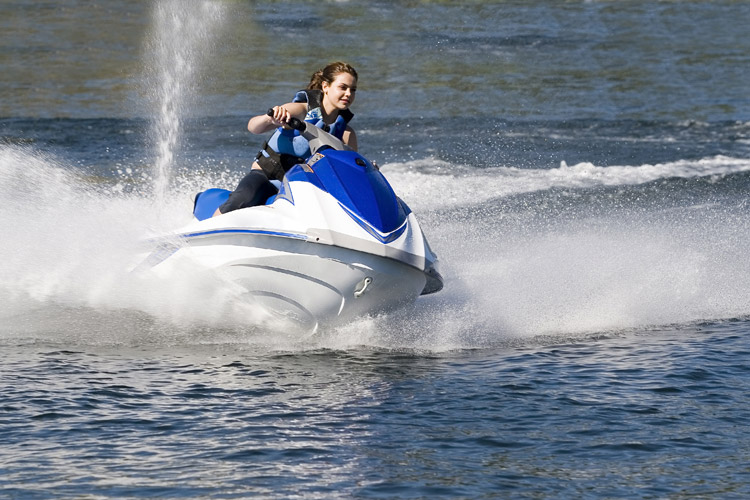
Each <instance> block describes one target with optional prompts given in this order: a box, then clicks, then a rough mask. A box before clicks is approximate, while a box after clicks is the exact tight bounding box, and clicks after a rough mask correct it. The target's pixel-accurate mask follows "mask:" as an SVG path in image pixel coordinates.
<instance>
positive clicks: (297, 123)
mask: <svg viewBox="0 0 750 500" xmlns="http://www.w3.org/2000/svg"><path fill="white" fill-rule="evenodd" d="M266 114H267V115H268V116H273V108H270V109H269V110H268V111H267V112H266ZM286 124H287V125H288V126H289V127H290V128H292V129H294V130H297V131H299V133H300V134H301V135H302V137H304V138H305V139H307V142H309V143H310V151H311V152H312V154H315V153H317V152H318V151H320V150H321V149H325V148H326V147H329V148H333V149H337V150H339V151H351V150H352V148H350V147H349V146H347V145H346V144H344V143H343V142H342V141H341V140H339V139H338V138H337V137H335V136H333V135H331V134H329V133H328V132H326V131H325V130H323V129H322V128H318V127H316V126H315V125H313V124H312V123H308V122H304V121H302V120H299V119H297V118H295V117H291V118H290V119H289V121H288V122H286Z"/></svg>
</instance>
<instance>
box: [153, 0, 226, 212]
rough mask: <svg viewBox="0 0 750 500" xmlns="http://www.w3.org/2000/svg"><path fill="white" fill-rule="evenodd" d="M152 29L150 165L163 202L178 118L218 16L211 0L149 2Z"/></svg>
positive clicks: (213, 35)
mask: <svg viewBox="0 0 750 500" xmlns="http://www.w3.org/2000/svg"><path fill="white" fill-rule="evenodd" d="M153 17H154V21H153V22H154V31H153V34H152V36H151V38H150V40H149V44H148V50H149V52H150V58H149V59H150V61H151V64H152V65H153V67H152V75H151V77H150V79H149V80H150V82H149V83H150V88H151V94H152V95H151V96H152V99H153V100H154V109H155V110H158V115H157V116H155V122H154V137H155V144H156V148H157V158H156V163H155V166H154V169H155V171H154V195H155V202H156V206H157V207H160V206H163V204H164V201H165V199H166V197H167V190H168V189H169V185H170V179H171V172H172V170H173V166H174V159H175V153H176V151H177V149H178V147H179V142H180V135H181V131H182V124H183V121H184V118H185V117H186V116H187V115H188V114H189V113H188V110H189V109H190V107H191V104H192V103H193V102H194V99H195V96H196V90H197V89H196V87H197V85H198V83H199V78H198V76H199V75H200V74H201V72H200V68H201V66H202V65H203V63H205V61H206V57H207V56H208V55H209V53H210V49H211V45H212V43H213V41H214V40H215V38H216V36H217V35H218V33H219V31H220V28H221V25H222V23H223V20H224V17H225V16H224V9H223V7H222V5H221V4H219V3H217V2H209V1H198V0H163V1H160V2H158V3H156V4H155V6H154V13H153Z"/></svg>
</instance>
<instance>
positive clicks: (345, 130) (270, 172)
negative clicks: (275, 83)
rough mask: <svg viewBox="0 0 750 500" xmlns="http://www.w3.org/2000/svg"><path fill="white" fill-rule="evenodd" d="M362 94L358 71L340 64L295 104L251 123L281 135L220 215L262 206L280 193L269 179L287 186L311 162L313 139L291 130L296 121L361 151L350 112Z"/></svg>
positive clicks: (258, 130)
mask: <svg viewBox="0 0 750 500" xmlns="http://www.w3.org/2000/svg"><path fill="white" fill-rule="evenodd" d="M356 92H357V71H356V70H355V69H354V68H353V67H351V66H350V65H349V64H347V63H344V62H334V63H331V64H329V65H328V66H326V67H325V68H323V69H321V70H319V71H317V72H315V73H314V74H313V76H312V78H311V79H310V83H309V84H308V86H307V89H306V90H301V91H299V92H297V95H295V96H294V100H293V101H292V102H291V103H287V104H285V105H283V106H275V107H273V108H271V110H269V112H268V113H267V114H264V115H258V116H255V117H253V118H251V119H250V121H249V122H248V124H247V128H248V130H249V131H250V132H252V133H254V134H265V133H268V132H269V131H271V130H273V129H274V128H276V131H275V132H274V133H273V135H272V136H271V137H270V138H269V139H268V140H267V141H266V142H265V143H264V144H263V147H262V149H261V150H260V151H259V152H258V155H257V156H256V157H255V162H254V163H253V166H252V169H251V170H250V173H248V174H247V175H246V176H245V177H244V178H243V179H242V180H241V181H240V183H239V185H238V186H237V188H236V189H235V190H234V191H233V192H232V193H231V194H230V195H229V199H228V200H227V201H226V202H225V203H223V204H222V205H221V206H220V207H219V209H218V210H217V211H216V213H215V214H214V215H220V214H223V213H227V212H231V211H232V210H237V209H238V208H247V207H252V206H255V205H260V204H262V203H263V202H264V201H265V200H266V199H268V198H269V197H270V196H272V195H274V194H275V193H276V191H277V189H276V187H275V186H274V185H273V184H271V183H270V182H269V180H276V181H281V180H282V179H283V178H284V174H285V173H286V172H287V171H288V170H289V169H290V168H292V167H293V166H294V165H297V164H299V163H304V161H305V160H306V159H307V158H309V157H310V155H311V154H312V153H311V151H310V145H309V144H308V143H307V140H306V139H305V138H303V137H302V136H300V134H299V132H298V131H296V130H294V129H291V128H289V127H288V126H287V125H286V124H287V122H288V121H289V119H290V118H292V117H295V118H298V119H304V120H305V121H306V122H309V123H312V124H314V125H316V126H318V127H320V128H322V129H323V130H325V131H326V132H329V133H330V134H332V135H333V136H334V137H337V138H338V139H341V140H342V142H343V143H344V144H346V145H347V146H349V147H350V148H352V149H354V150H355V151H356V149H357V135H356V134H355V132H354V130H353V129H352V128H351V127H350V126H349V121H351V119H352V118H353V117H354V114H352V112H351V111H349V107H350V106H351V105H352V103H354V97H355V94H356ZM277 127H278V128H277Z"/></svg>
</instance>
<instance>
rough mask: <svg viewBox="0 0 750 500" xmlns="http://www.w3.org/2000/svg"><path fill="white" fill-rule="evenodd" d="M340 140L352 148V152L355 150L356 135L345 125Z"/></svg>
mask: <svg viewBox="0 0 750 500" xmlns="http://www.w3.org/2000/svg"><path fill="white" fill-rule="evenodd" d="M341 140H342V141H344V144H346V145H347V146H349V147H350V148H352V149H353V150H354V151H356V150H357V134H356V133H355V132H354V129H353V128H351V127H350V126H348V125H347V127H346V130H344V134H343V135H342V136H341Z"/></svg>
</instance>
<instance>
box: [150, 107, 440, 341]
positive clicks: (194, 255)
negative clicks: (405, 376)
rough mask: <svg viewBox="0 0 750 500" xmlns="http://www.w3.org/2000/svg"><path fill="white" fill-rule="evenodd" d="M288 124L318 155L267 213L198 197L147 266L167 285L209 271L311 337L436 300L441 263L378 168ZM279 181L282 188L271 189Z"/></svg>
mask: <svg viewBox="0 0 750 500" xmlns="http://www.w3.org/2000/svg"><path fill="white" fill-rule="evenodd" d="M288 125H289V126H290V127H292V128H294V129H296V130H299V132H300V134H301V135H302V136H303V137H305V138H306V139H307V140H308V141H309V142H310V148H311V151H312V155H311V156H310V158H309V159H308V160H307V161H306V162H305V163H301V164H298V165H296V166H294V167H292V168H291V169H290V170H289V171H288V172H287V173H286V175H285V177H284V180H283V181H282V182H280V183H278V184H277V188H278V193H277V194H276V195H275V196H272V197H271V198H270V199H269V200H268V201H266V203H265V205H260V206H254V207H249V208H243V209H239V210H234V211H232V212H228V213H226V214H221V215H218V216H215V217H214V216H213V214H214V213H215V211H216V209H217V208H218V207H219V206H220V205H221V204H222V203H223V202H224V201H225V200H226V199H227V198H228V196H229V191H228V190H225V189H219V188H212V189H208V190H206V191H203V192H201V193H199V194H198V196H197V197H196V201H195V206H194V210H193V215H194V219H193V221H192V222H191V223H189V224H188V225H187V226H185V227H183V228H182V229H180V230H178V231H176V232H175V233H174V234H171V235H168V236H166V237H164V238H162V239H161V241H160V242H159V243H158V244H157V245H156V248H154V249H153V251H152V252H151V253H150V255H148V257H147V258H146V259H145V260H144V261H143V263H142V264H141V266H139V267H141V268H143V267H146V268H148V269H150V270H151V271H152V272H154V273H156V274H158V275H159V276H162V277H164V278H166V279H168V278H169V276H170V275H171V274H172V273H184V272H185V269H186V268H187V269H190V268H191V267H196V268H198V267H200V268H203V269H211V270H214V271H216V273H217V274H218V275H219V276H221V277H222V279H227V280H229V281H231V282H233V283H235V284H237V285H239V286H240V287H241V289H242V290H243V292H242V294H243V296H244V295H246V297H247V299H248V300H249V301H254V302H255V303H257V304H258V306H259V307H264V308H266V309H267V310H268V311H271V312H272V313H273V314H274V315H280V316H282V317H284V318H286V319H291V320H293V321H294V322H295V323H296V324H299V325H300V326H302V327H303V328H304V329H306V330H311V331H315V330H316V329H317V328H318V327H319V326H320V325H328V324H337V323H341V322H347V321H351V320H352V319H355V318H357V317H361V316H363V315H368V314H377V313H380V312H386V311H389V310H393V309H395V308H399V307H403V306H404V305H407V304H409V303H411V302H413V301H414V300H415V299H416V298H417V297H419V296H420V295H427V294H431V293H435V292H438V291H439V290H441V289H442V288H443V278H442V276H441V275H440V272H439V271H438V260H437V257H436V255H435V253H433V251H432V250H431V249H430V246H429V244H428V243H427V239H426V238H425V236H424V234H423V232H422V229H421V228H420V226H419V223H418V222H417V219H416V217H415V216H414V214H413V213H412V211H411V210H410V209H409V207H408V206H407V205H406V203H404V201H403V200H401V199H400V198H399V197H398V196H396V194H395V193H394V191H393V189H392V187H391V185H390V184H389V183H388V181H387V180H386V178H385V177H384V176H383V174H381V173H380V171H379V169H378V168H376V167H375V166H374V165H373V164H372V162H370V161H369V160H367V159H366V158H365V157H364V156H362V155H360V154H358V153H357V152H355V151H353V150H351V149H350V148H349V147H348V146H346V145H345V144H343V143H342V142H341V141H340V140H339V139H337V138H336V137H334V136H333V135H331V134H328V133H327V132H326V131H324V130H322V129H321V128H319V127H316V126H315V125H313V124H311V123H307V122H304V121H300V120H297V119H294V118H293V119H292V120H290V122H289V123H288ZM275 182H278V181H275Z"/></svg>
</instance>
